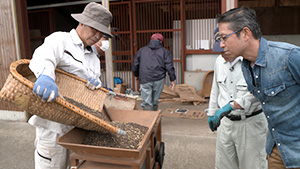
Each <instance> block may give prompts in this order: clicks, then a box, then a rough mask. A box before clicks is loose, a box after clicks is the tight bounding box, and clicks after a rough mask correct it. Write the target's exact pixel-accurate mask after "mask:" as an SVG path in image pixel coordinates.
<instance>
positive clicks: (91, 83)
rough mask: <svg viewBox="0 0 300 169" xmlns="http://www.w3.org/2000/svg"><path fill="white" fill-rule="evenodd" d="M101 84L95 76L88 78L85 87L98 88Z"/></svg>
mask: <svg viewBox="0 0 300 169" xmlns="http://www.w3.org/2000/svg"><path fill="white" fill-rule="evenodd" d="M101 86H102V83H101V82H100V81H98V80H96V79H95V78H91V77H90V78H88V80H87V83H86V87H88V88H89V89H91V90H95V89H99V88H100V87H101Z"/></svg>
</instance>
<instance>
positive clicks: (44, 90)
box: [32, 75, 58, 102]
mask: <svg viewBox="0 0 300 169" xmlns="http://www.w3.org/2000/svg"><path fill="white" fill-rule="evenodd" d="M32 91H33V93H34V94H37V95H38V96H39V97H41V98H42V100H43V101H44V102H53V101H54V100H55V99H56V98H57V95H58V87H57V85H56V84H55V81H54V80H53V79H52V78H51V77H49V76H47V75H40V76H39V77H38V78H37V80H36V81H35V83H34V85H33V90H32Z"/></svg>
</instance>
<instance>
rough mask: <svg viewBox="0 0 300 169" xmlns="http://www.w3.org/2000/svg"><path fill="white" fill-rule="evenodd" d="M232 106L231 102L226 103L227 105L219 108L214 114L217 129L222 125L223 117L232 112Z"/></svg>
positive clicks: (214, 123) (214, 124)
mask: <svg viewBox="0 0 300 169" xmlns="http://www.w3.org/2000/svg"><path fill="white" fill-rule="evenodd" d="M231 110H233V109H232V107H231V106H230V103H228V104H226V105H225V106H223V107H222V108H220V109H218V110H217V111H216V113H215V115H214V116H213V117H214V119H213V120H212V121H213V126H214V127H215V128H216V129H217V128H218V127H219V126H220V123H221V119H222V118H223V117H224V116H226V115H228V114H229V113H230V112H231Z"/></svg>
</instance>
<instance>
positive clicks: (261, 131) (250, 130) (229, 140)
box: [215, 113, 268, 169]
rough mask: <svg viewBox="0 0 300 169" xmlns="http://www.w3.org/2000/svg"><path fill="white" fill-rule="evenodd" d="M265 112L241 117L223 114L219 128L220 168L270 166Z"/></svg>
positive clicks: (217, 150)
mask: <svg viewBox="0 0 300 169" xmlns="http://www.w3.org/2000/svg"><path fill="white" fill-rule="evenodd" d="M267 131H268V128H267V120H266V117H265V115H264V113H260V114H258V115H255V116H253V117H249V118H246V119H244V120H240V121H231V120H230V119H228V118H227V117H224V118H222V120H221V125H220V127H218V130H217V144H216V147H217V148H216V161H215V168H216V169H267V164H268V163H267V160H266V157H267V154H266V150H265V145H266V136H267Z"/></svg>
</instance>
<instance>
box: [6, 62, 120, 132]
mask: <svg viewBox="0 0 300 169" xmlns="http://www.w3.org/2000/svg"><path fill="white" fill-rule="evenodd" d="M29 62H30V60H28V59H22V60H18V61H16V62H13V63H12V64H11V65H10V74H9V76H8V78H7V80H6V82H5V84H4V86H3V88H2V89H1V91H0V98H1V99H3V100H5V101H8V102H12V103H13V104H15V105H16V106H18V107H20V108H22V109H24V110H26V111H27V112H29V113H31V114H35V115H37V116H39V117H42V118H44V119H48V120H51V121H55V122H59V123H62V124H66V125H71V126H76V127H79V128H83V129H86V130H93V131H100V132H108V131H110V132H113V133H115V134H118V133H119V132H120V130H119V129H118V128H116V127H114V126H112V125H111V124H110V122H109V119H110V118H109V117H107V115H106V114H105V113H103V112H104V111H103V105H104V101H105V99H106V97H107V93H108V90H106V89H104V88H101V89H100V90H89V89H88V88H87V87H86V81H85V80H83V79H81V78H79V77H78V76H75V75H73V74H70V73H67V72H65V71H63V70H60V69H56V71H55V75H56V79H55V82H56V84H57V86H58V89H59V93H60V95H61V96H63V97H64V98H70V99H72V100H74V101H75V102H78V103H81V104H83V105H84V106H86V107H88V108H89V109H91V110H93V111H98V112H102V114H103V119H102V118H99V117H97V116H95V115H93V114H91V113H90V112H86V111H84V110H82V109H81V108H79V107H77V106H75V105H73V104H71V103H70V102H68V101H66V100H65V99H64V98H62V97H60V96H59V97H57V99H56V100H55V101H54V102H43V101H42V100H41V98H39V97H38V96H37V95H34V94H33V92H32V89H33V85H34V81H35V80H36V78H35V76H34V74H33V73H32V72H31V70H30V69H29Z"/></svg>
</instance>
